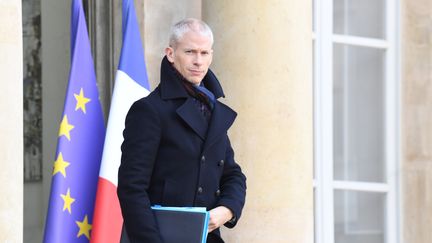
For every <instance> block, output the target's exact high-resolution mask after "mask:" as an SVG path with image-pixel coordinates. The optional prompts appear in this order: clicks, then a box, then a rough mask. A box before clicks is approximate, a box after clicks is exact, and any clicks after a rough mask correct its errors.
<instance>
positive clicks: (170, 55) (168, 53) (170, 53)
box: [165, 47, 174, 63]
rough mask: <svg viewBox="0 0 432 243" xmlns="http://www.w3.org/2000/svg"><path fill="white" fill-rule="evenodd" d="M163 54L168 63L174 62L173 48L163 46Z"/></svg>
mask: <svg viewBox="0 0 432 243" xmlns="http://www.w3.org/2000/svg"><path fill="white" fill-rule="evenodd" d="M165 55H166V56H167V58H168V61H169V62H170V63H174V49H173V48H172V47H167V48H165Z"/></svg>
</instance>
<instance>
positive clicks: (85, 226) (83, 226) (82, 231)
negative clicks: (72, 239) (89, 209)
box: [75, 214, 92, 240]
mask: <svg viewBox="0 0 432 243" xmlns="http://www.w3.org/2000/svg"><path fill="white" fill-rule="evenodd" d="M75 223H76V224H77V225H78V227H79V232H78V235H77V237H80V236H81V235H85V236H86V237H87V239H89V240H90V230H91V229H92V225H91V224H89V223H88V221H87V214H86V216H85V217H84V220H83V221H82V222H80V221H75Z"/></svg>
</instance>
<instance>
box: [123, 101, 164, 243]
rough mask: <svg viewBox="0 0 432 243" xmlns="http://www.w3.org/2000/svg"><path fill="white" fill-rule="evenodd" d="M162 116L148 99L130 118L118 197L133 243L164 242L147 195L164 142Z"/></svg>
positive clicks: (136, 108)
mask: <svg viewBox="0 0 432 243" xmlns="http://www.w3.org/2000/svg"><path fill="white" fill-rule="evenodd" d="M159 124H160V122H159V116H158V113H157V111H156V110H155V109H154V108H153V107H152V106H151V105H150V104H148V101H147V100H146V99H141V100H139V101H137V102H135V103H134V104H133V105H132V106H131V108H130V110H129V112H128V114H127V116H126V123H125V130H124V131H123V137H124V141H123V144H122V146H121V149H122V157H121V165H120V168H119V173H118V188H117V194H118V197H119V200H120V206H121V209H122V215H123V219H124V223H125V226H126V231H127V233H128V236H129V239H130V242H131V243H135V242H154V243H159V242H162V239H161V237H160V234H159V230H158V228H157V225H156V221H155V218H154V216H153V212H152V210H151V208H150V206H151V205H150V200H149V197H148V194H147V189H148V188H149V184H150V178H151V175H152V171H153V166H154V163H155V158H156V154H157V150H158V147H159V142H160V138H161V128H160V125H159Z"/></svg>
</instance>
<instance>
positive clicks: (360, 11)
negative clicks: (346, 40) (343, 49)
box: [333, 0, 385, 39]
mask: <svg viewBox="0 0 432 243" xmlns="http://www.w3.org/2000/svg"><path fill="white" fill-rule="evenodd" d="M333 8H334V12H333V18H334V20H333V28H334V33H335V34H344V35H354V36H362V37H370V38H380V39H384V38H385V0H334V4H333Z"/></svg>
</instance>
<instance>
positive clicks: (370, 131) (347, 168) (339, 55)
mask: <svg viewBox="0 0 432 243" xmlns="http://www.w3.org/2000/svg"><path fill="white" fill-rule="evenodd" d="M384 55H385V53H384V51H382V50H379V49H373V48H366V47H354V46H348V45H342V44H335V46H334V67H333V72H334V84H333V85H334V86H333V139H334V140H333V142H334V144H333V148H334V150H333V157H334V178H335V179H336V180H354V181H367V182H383V181H384V180H385V173H384V171H385V163H384V161H385V157H384V156H385V151H384V149H385V144H384V141H385V140H384V139H385V136H384V135H385V134H384V129H383V128H384V121H385V112H384V91H385V89H384Z"/></svg>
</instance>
